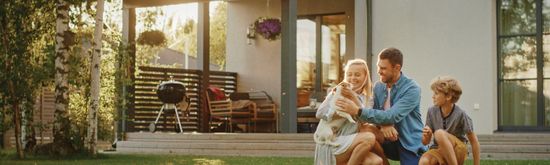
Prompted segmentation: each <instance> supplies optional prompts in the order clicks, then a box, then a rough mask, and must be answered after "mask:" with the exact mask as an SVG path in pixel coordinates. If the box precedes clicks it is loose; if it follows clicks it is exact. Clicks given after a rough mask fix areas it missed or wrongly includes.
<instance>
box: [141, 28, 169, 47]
mask: <svg viewBox="0 0 550 165" xmlns="http://www.w3.org/2000/svg"><path fill="white" fill-rule="evenodd" d="M137 43H138V44H140V45H149V46H153V47H154V46H163V45H164V44H166V37H165V36H164V33H163V32H162V31H160V30H147V31H144V32H141V33H140V34H139V37H138V39H137Z"/></svg>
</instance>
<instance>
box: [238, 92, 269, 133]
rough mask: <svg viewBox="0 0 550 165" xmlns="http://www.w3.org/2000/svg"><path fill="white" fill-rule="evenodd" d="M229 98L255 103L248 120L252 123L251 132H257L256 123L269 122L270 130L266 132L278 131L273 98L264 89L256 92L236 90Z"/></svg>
mask: <svg viewBox="0 0 550 165" xmlns="http://www.w3.org/2000/svg"><path fill="white" fill-rule="evenodd" d="M229 97H230V98H231V100H234V101H237V100H250V101H253V102H254V103H255V104H256V107H255V108H254V109H253V110H252V114H251V119H250V122H251V124H252V132H257V126H258V123H267V124H270V126H271V127H270V128H271V130H269V131H266V132H275V133H277V132H278V130H279V129H278V125H279V123H278V121H279V120H278V117H279V115H278V113H277V106H276V105H275V102H273V99H271V97H270V96H269V95H268V94H267V92H265V91H257V92H237V93H233V94H231V95H230V96H229Z"/></svg>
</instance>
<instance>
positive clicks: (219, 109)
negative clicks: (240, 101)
mask: <svg viewBox="0 0 550 165" xmlns="http://www.w3.org/2000/svg"><path fill="white" fill-rule="evenodd" d="M206 99H207V103H208V109H209V112H210V124H212V122H214V121H222V122H225V123H226V129H225V130H226V131H229V132H233V123H236V124H246V131H249V126H250V114H251V110H252V109H255V108H256V107H255V106H256V105H255V104H254V105H250V106H247V107H243V108H239V109H236V108H234V107H233V105H232V101H231V100H230V99H225V100H215V101H214V100H211V98H210V95H209V93H208V90H207V92H206Z"/></svg>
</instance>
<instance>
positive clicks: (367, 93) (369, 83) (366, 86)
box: [344, 59, 372, 98]
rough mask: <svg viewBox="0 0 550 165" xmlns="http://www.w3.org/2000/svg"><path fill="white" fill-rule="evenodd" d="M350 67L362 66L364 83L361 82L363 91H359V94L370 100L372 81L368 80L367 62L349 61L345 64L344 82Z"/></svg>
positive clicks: (360, 60) (361, 60)
mask: <svg viewBox="0 0 550 165" xmlns="http://www.w3.org/2000/svg"><path fill="white" fill-rule="evenodd" d="M351 65H361V66H363V68H365V82H363V87H362V88H363V89H362V90H361V94H363V95H365V96H367V98H370V97H371V96H372V81H371V80H370V71H369V66H368V65H367V62H366V61H365V60H363V59H353V60H349V61H348V62H347V63H346V66H344V81H346V82H347V77H348V74H347V72H348V69H349V68H350V67H351Z"/></svg>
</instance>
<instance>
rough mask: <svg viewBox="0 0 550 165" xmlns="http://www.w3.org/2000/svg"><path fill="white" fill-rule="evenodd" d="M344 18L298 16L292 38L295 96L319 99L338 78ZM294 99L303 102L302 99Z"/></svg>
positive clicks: (342, 56) (340, 71)
mask: <svg viewBox="0 0 550 165" xmlns="http://www.w3.org/2000/svg"><path fill="white" fill-rule="evenodd" d="M345 21H346V16H345V15H344V14H331V15H311V16H300V17H299V19H298V22H297V42H296V58H297V59H296V60H297V63H296V64H297V68H296V69H297V75H296V76H297V82H296V83H297V84H296V85H297V88H298V89H299V93H298V94H299V97H309V98H316V99H317V101H318V102H321V101H323V99H324V97H325V95H326V91H327V89H328V88H329V87H332V86H335V85H336V84H338V83H339V82H340V81H342V65H343V64H342V61H343V59H344V55H345V53H344V52H345V50H346V43H345V35H346V32H345V29H346V26H345ZM299 99H300V98H299ZM298 103H299V105H298V106H303V104H301V103H303V102H300V101H298Z"/></svg>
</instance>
